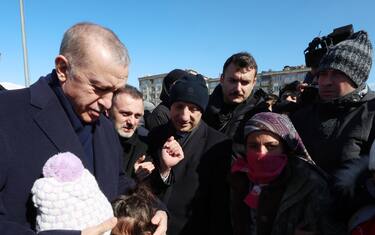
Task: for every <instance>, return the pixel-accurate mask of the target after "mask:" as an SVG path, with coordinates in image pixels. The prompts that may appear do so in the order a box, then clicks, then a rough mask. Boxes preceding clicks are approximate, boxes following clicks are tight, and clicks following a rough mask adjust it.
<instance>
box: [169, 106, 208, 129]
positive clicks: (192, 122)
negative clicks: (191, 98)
mask: <svg viewBox="0 0 375 235" xmlns="http://www.w3.org/2000/svg"><path fill="white" fill-rule="evenodd" d="M170 114H171V121H172V123H173V125H174V127H175V128H176V130H178V131H181V132H191V131H192V130H193V129H194V127H196V126H198V124H199V122H200V120H201V117H202V111H201V110H200V109H199V107H198V106H197V105H195V104H192V103H186V102H182V101H177V102H174V103H173V104H172V106H171V111H170Z"/></svg>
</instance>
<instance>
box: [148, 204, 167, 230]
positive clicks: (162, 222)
mask: <svg viewBox="0 0 375 235" xmlns="http://www.w3.org/2000/svg"><path fill="white" fill-rule="evenodd" d="M151 223H153V224H155V225H157V226H158V227H157V228H156V230H155V232H154V234H153V235H165V234H167V223H168V215H167V213H166V212H165V211H161V210H158V211H156V213H155V215H154V217H152V219H151Z"/></svg>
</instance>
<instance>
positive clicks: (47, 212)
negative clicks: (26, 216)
mask: <svg viewBox="0 0 375 235" xmlns="http://www.w3.org/2000/svg"><path fill="white" fill-rule="evenodd" d="M43 175H44V178H40V179H38V180H36V181H35V183H34V186H33V188H32V189H31V192H32V194H33V197H32V200H33V202H34V206H35V207H36V208H37V212H38V213H37V218H36V230H37V231H38V232H40V231H44V230H52V229H58V230H83V229H85V228H87V227H91V226H94V225H98V224H100V223H102V222H104V221H105V220H106V219H109V218H111V217H112V216H113V210H112V206H111V204H110V202H109V201H108V200H107V198H106V197H105V196H104V194H103V193H102V192H101V191H100V189H99V186H98V183H97V182H96V180H95V178H94V176H93V175H92V174H91V173H90V172H89V171H88V170H87V169H84V167H83V165H82V162H81V160H80V159H79V158H78V157H76V156H75V155H74V154H72V153H69V152H66V153H59V154H56V155H54V156H52V157H51V158H50V159H48V161H47V162H46V163H45V165H44V167H43ZM105 234H108V235H109V234H110V231H109V232H107V233H105Z"/></svg>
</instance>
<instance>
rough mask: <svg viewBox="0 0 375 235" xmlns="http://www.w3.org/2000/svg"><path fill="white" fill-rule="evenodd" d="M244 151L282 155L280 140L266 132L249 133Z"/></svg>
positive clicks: (282, 149)
mask: <svg viewBox="0 0 375 235" xmlns="http://www.w3.org/2000/svg"><path fill="white" fill-rule="evenodd" d="M246 151H247V152H249V151H251V152H256V153H261V154H283V153H284V148H283V143H282V141H281V138H280V137H279V136H277V135H275V134H273V133H271V132H268V131H256V132H253V133H250V134H249V135H248V136H247V139H246Z"/></svg>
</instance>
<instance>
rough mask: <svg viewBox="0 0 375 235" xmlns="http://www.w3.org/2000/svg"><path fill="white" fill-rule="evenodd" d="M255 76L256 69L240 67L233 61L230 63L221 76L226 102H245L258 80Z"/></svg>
mask: <svg viewBox="0 0 375 235" xmlns="http://www.w3.org/2000/svg"><path fill="white" fill-rule="evenodd" d="M255 76H256V72H255V69H252V68H249V67H247V68H239V67H237V66H236V65H234V64H233V63H231V64H229V65H228V67H227V68H226V70H225V73H224V74H223V75H222V76H221V78H220V83H221V86H222V89H223V95H224V102H225V103H227V104H240V103H242V102H244V101H245V100H246V99H247V98H248V97H249V96H250V94H251V91H252V90H253V87H254V85H255V81H256V77H255Z"/></svg>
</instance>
